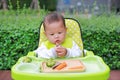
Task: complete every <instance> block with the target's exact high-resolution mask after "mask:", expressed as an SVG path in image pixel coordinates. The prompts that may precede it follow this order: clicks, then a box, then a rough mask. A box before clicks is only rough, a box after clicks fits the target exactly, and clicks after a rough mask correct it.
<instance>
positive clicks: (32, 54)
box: [27, 51, 36, 56]
mask: <svg viewBox="0 0 120 80" xmlns="http://www.w3.org/2000/svg"><path fill="white" fill-rule="evenodd" d="M27 56H36V54H35V52H33V51H30V52H28V54H27Z"/></svg>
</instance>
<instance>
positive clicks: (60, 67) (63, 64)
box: [55, 62, 67, 70]
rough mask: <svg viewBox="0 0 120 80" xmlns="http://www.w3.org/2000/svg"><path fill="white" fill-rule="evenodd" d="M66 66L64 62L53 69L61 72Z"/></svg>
mask: <svg viewBox="0 0 120 80" xmlns="http://www.w3.org/2000/svg"><path fill="white" fill-rule="evenodd" d="M66 66H67V64H66V62H62V63H60V64H59V65H58V66H57V67H56V68H55V69H56V70H61V69H63V68H64V67H66Z"/></svg>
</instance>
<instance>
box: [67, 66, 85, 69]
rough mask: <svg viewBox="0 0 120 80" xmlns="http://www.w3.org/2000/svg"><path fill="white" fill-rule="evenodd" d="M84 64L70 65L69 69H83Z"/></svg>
mask: <svg viewBox="0 0 120 80" xmlns="http://www.w3.org/2000/svg"><path fill="white" fill-rule="evenodd" d="M82 68H83V66H75V67H70V68H69V69H82Z"/></svg>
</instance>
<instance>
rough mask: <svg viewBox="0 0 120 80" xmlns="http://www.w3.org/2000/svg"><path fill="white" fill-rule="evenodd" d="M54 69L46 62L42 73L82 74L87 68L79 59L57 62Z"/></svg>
mask: <svg viewBox="0 0 120 80" xmlns="http://www.w3.org/2000/svg"><path fill="white" fill-rule="evenodd" d="M55 62H56V63H55V64H54V65H53V66H52V67H48V66H47V63H46V62H45V61H44V62H42V64H41V71H42V72H82V71H85V66H84V64H83V63H82V61H80V60H79V59H71V60H70V59H69V60H55Z"/></svg>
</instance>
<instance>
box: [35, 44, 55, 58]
mask: <svg viewBox="0 0 120 80" xmlns="http://www.w3.org/2000/svg"><path fill="white" fill-rule="evenodd" d="M34 52H35V53H36V54H37V55H38V57H42V58H55V57H56V56H57V55H56V52H55V49H54V48H51V49H47V48H46V46H45V45H44V44H42V45H41V46H40V47H39V48H37V49H36V50H35V51H34Z"/></svg>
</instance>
